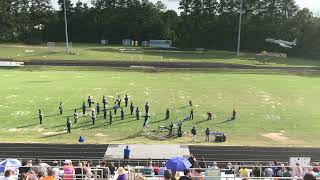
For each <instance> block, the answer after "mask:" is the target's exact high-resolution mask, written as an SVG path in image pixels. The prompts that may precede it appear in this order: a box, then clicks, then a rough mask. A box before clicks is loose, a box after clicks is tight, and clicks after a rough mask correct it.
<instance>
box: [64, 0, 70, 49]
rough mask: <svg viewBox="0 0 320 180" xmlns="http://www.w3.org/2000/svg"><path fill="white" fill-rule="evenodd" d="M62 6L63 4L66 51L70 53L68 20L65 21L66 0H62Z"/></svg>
mask: <svg viewBox="0 0 320 180" xmlns="http://www.w3.org/2000/svg"><path fill="white" fill-rule="evenodd" d="M63 6H64V26H65V32H66V45H67V52H68V53H70V49H69V38H68V22H67V9H66V0H63Z"/></svg>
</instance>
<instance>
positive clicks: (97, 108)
mask: <svg viewBox="0 0 320 180" xmlns="http://www.w3.org/2000/svg"><path fill="white" fill-rule="evenodd" d="M96 111H97V114H100V106H99V103H97V105H96Z"/></svg>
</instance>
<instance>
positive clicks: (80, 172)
mask: <svg viewBox="0 0 320 180" xmlns="http://www.w3.org/2000/svg"><path fill="white" fill-rule="evenodd" d="M74 172H75V177H76V179H84V175H85V173H86V172H85V170H84V168H83V165H82V163H78V167H76V168H74Z"/></svg>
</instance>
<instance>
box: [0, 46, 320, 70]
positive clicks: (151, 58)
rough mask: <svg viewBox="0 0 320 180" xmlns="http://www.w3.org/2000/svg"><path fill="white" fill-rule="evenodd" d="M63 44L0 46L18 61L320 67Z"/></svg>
mask: <svg viewBox="0 0 320 180" xmlns="http://www.w3.org/2000/svg"><path fill="white" fill-rule="evenodd" d="M64 51H65V50H64V47H63V44H62V43H57V46H56V48H55V49H54V50H48V48H47V46H45V45H42V46H40V45H34V46H31V45H25V44H0V59H7V60H15V61H32V60H82V61H92V60H97V61H130V62H137V61H138V62H202V63H224V64H240V65H254V66H273V67H292V66H293V67H320V61H319V60H310V59H301V58H288V59H283V58H274V57H265V56H257V55H255V54H252V53H251V54H250V53H242V54H241V56H240V57H236V54H235V53H234V52H227V51H214V50H208V51H177V50H176V51H166V50H157V49H150V48H143V47H124V46H120V45H108V46H103V45H97V44H77V43H74V44H73V48H72V51H73V52H74V55H69V54H66V53H65V52H64Z"/></svg>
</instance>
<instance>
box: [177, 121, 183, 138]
mask: <svg viewBox="0 0 320 180" xmlns="http://www.w3.org/2000/svg"><path fill="white" fill-rule="evenodd" d="M181 136H182V122H181V121H179V123H178V137H181Z"/></svg>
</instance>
